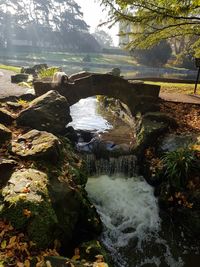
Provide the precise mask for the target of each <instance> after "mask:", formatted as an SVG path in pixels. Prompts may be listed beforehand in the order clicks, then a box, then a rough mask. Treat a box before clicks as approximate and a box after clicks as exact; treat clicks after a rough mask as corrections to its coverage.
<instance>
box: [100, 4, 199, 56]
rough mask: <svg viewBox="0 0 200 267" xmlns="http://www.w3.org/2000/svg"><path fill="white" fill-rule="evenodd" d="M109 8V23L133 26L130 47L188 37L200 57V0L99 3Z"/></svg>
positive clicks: (146, 45) (129, 33) (130, 34)
mask: <svg viewBox="0 0 200 267" xmlns="http://www.w3.org/2000/svg"><path fill="white" fill-rule="evenodd" d="M100 1H101V3H102V4H104V5H106V6H108V7H110V20H109V23H111V24H112V23H115V22H123V23H127V25H130V26H131V27H130V28H129V29H130V31H129V32H123V31H122V32H121V34H122V35H123V34H128V35H129V36H130V37H131V38H130V39H129V40H130V41H129V44H128V47H129V48H130V47H131V48H147V47H150V46H153V45H155V44H157V43H159V42H160V41H161V40H165V39H169V38H174V37H180V36H189V37H192V38H193V40H194V42H193V44H192V46H191V49H193V51H195V53H196V55H198V56H200V48H199V47H200V38H199V37H200V16H199V14H200V0H148V1H146V0H136V1H134V0H112V1H111V0H100Z"/></svg>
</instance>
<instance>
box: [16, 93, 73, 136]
mask: <svg viewBox="0 0 200 267" xmlns="http://www.w3.org/2000/svg"><path fill="white" fill-rule="evenodd" d="M16 120H17V124H18V125H21V126H28V127H31V128H34V129H37V130H40V131H42V130H44V131H47V132H50V133H54V134H58V133H62V132H64V131H65V126H66V125H67V124H68V123H69V122H70V121H71V120H72V118H71V116H70V109H69V104H68V102H67V99H66V98H65V97H64V96H61V95H60V94H59V93H58V92H57V91H49V92H47V93H46V94H44V95H42V96H40V97H38V98H36V99H34V100H33V101H32V102H30V104H29V107H28V108H27V109H25V110H23V111H22V112H21V113H20V114H19V116H18V117H17V119H16Z"/></svg>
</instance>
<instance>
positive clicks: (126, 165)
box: [83, 154, 137, 177]
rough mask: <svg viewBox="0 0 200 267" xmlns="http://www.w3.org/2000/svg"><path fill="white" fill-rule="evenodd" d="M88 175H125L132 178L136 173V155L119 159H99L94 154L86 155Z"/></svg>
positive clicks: (84, 157)
mask: <svg viewBox="0 0 200 267" xmlns="http://www.w3.org/2000/svg"><path fill="white" fill-rule="evenodd" d="M83 159H84V160H85V162H86V166H87V170H88V174H89V175H90V176H91V175H102V174H107V175H114V174H119V173H121V174H125V175H126V176H127V177H131V176H133V175H134V174H135V172H136V167H137V166H136V160H137V159H136V157H135V156H134V155H126V156H120V157H118V158H112V157H111V158H109V159H104V158H100V159H97V158H96V157H95V155H94V154H84V155H83Z"/></svg>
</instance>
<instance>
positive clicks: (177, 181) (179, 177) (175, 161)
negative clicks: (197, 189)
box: [162, 148, 198, 188]
mask: <svg viewBox="0 0 200 267" xmlns="http://www.w3.org/2000/svg"><path fill="white" fill-rule="evenodd" d="M162 161H163V164H164V170H165V175H166V177H167V178H168V180H169V183H170V184H171V185H172V186H174V187H176V188H181V187H185V186H186V184H187V182H188V178H189V175H190V174H191V173H192V171H194V170H195V169H197V168H198V164H197V158H196V155H195V152H194V151H193V150H192V149H189V148H181V149H177V150H175V151H171V152H167V153H165V155H164V156H163V157H162Z"/></svg>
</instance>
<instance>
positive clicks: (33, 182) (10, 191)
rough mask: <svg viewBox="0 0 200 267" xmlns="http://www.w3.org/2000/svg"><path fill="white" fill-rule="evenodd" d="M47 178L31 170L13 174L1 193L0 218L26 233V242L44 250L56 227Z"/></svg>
mask: <svg viewBox="0 0 200 267" xmlns="http://www.w3.org/2000/svg"><path fill="white" fill-rule="evenodd" d="M48 184H49V181H48V177H47V175H46V174H45V173H43V172H39V171H37V170H34V169H22V170H18V171H16V172H14V173H13V174H12V176H11V177H10V179H9V181H8V183H7V185H6V186H5V187H4V188H3V190H2V198H3V201H2V205H1V211H0V215H1V218H4V219H6V220H8V221H9V222H11V224H12V225H13V226H14V227H15V228H16V229H20V230H22V229H23V230H25V231H27V233H28V235H29V238H30V240H32V241H33V242H36V243H37V245H38V246H39V247H46V246H48V245H49V244H51V243H52V242H53V240H54V238H55V234H54V230H55V229H56V225H57V224H58V220H57V217H56V214H55V211H54V209H53V207H52V203H51V199H50V196H49V193H48Z"/></svg>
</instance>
